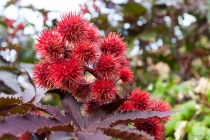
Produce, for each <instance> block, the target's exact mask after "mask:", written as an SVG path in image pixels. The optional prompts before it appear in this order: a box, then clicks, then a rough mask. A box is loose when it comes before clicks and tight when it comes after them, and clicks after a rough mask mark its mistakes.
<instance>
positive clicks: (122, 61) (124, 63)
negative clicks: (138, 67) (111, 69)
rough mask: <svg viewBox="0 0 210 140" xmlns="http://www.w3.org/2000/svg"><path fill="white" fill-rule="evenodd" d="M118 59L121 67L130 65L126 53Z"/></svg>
mask: <svg viewBox="0 0 210 140" xmlns="http://www.w3.org/2000/svg"><path fill="white" fill-rule="evenodd" d="M116 59H117V62H118V63H119V65H120V69H121V68H127V67H129V61H128V60H127V59H126V56H125V55H120V56H118V57H117V58H116Z"/></svg>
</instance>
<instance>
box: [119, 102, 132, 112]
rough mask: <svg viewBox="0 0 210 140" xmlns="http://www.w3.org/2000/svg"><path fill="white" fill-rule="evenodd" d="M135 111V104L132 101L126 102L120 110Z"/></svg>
mask: <svg viewBox="0 0 210 140" xmlns="http://www.w3.org/2000/svg"><path fill="white" fill-rule="evenodd" d="M133 109H134V105H133V102H132V101H131V100H128V101H125V102H124V103H123V104H122V105H121V106H120V108H119V110H126V111H130V110H133Z"/></svg>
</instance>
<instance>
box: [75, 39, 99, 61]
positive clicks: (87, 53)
mask: <svg viewBox="0 0 210 140" xmlns="http://www.w3.org/2000/svg"><path fill="white" fill-rule="evenodd" d="M73 56H74V57H75V58H79V60H80V61H81V62H83V63H84V62H85V63H87V64H90V63H91V62H94V61H95V60H96V57H97V48H96V46H95V45H94V44H93V43H92V42H89V41H85V42H80V43H78V44H77V45H76V46H75V48H74V49H73Z"/></svg>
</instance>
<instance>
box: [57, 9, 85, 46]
mask: <svg viewBox="0 0 210 140" xmlns="http://www.w3.org/2000/svg"><path fill="white" fill-rule="evenodd" d="M87 28H88V24H87V21H86V20H85V19H84V18H83V16H82V15H81V14H76V13H75V12H70V13H64V14H63V15H61V21H59V22H58V32H59V33H60V34H61V35H62V36H63V37H64V39H66V40H68V41H69V42H79V41H84V40H86V39H87V34H86V30H87Z"/></svg>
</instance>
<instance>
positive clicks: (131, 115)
mask: <svg viewBox="0 0 210 140" xmlns="http://www.w3.org/2000/svg"><path fill="white" fill-rule="evenodd" d="M176 112H180V111H168V112H156V111H146V112H141V111H125V112H116V113H115V114H112V115H110V116H108V117H107V118H105V119H103V120H100V121H95V122H93V123H91V124H90V125H89V126H88V128H87V129H90V130H91V129H95V128H96V127H98V126H100V127H109V126H110V125H112V124H121V123H128V122H132V121H134V120H136V119H145V118H149V117H160V118H161V117H165V116H168V115H171V114H174V113H176Z"/></svg>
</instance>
